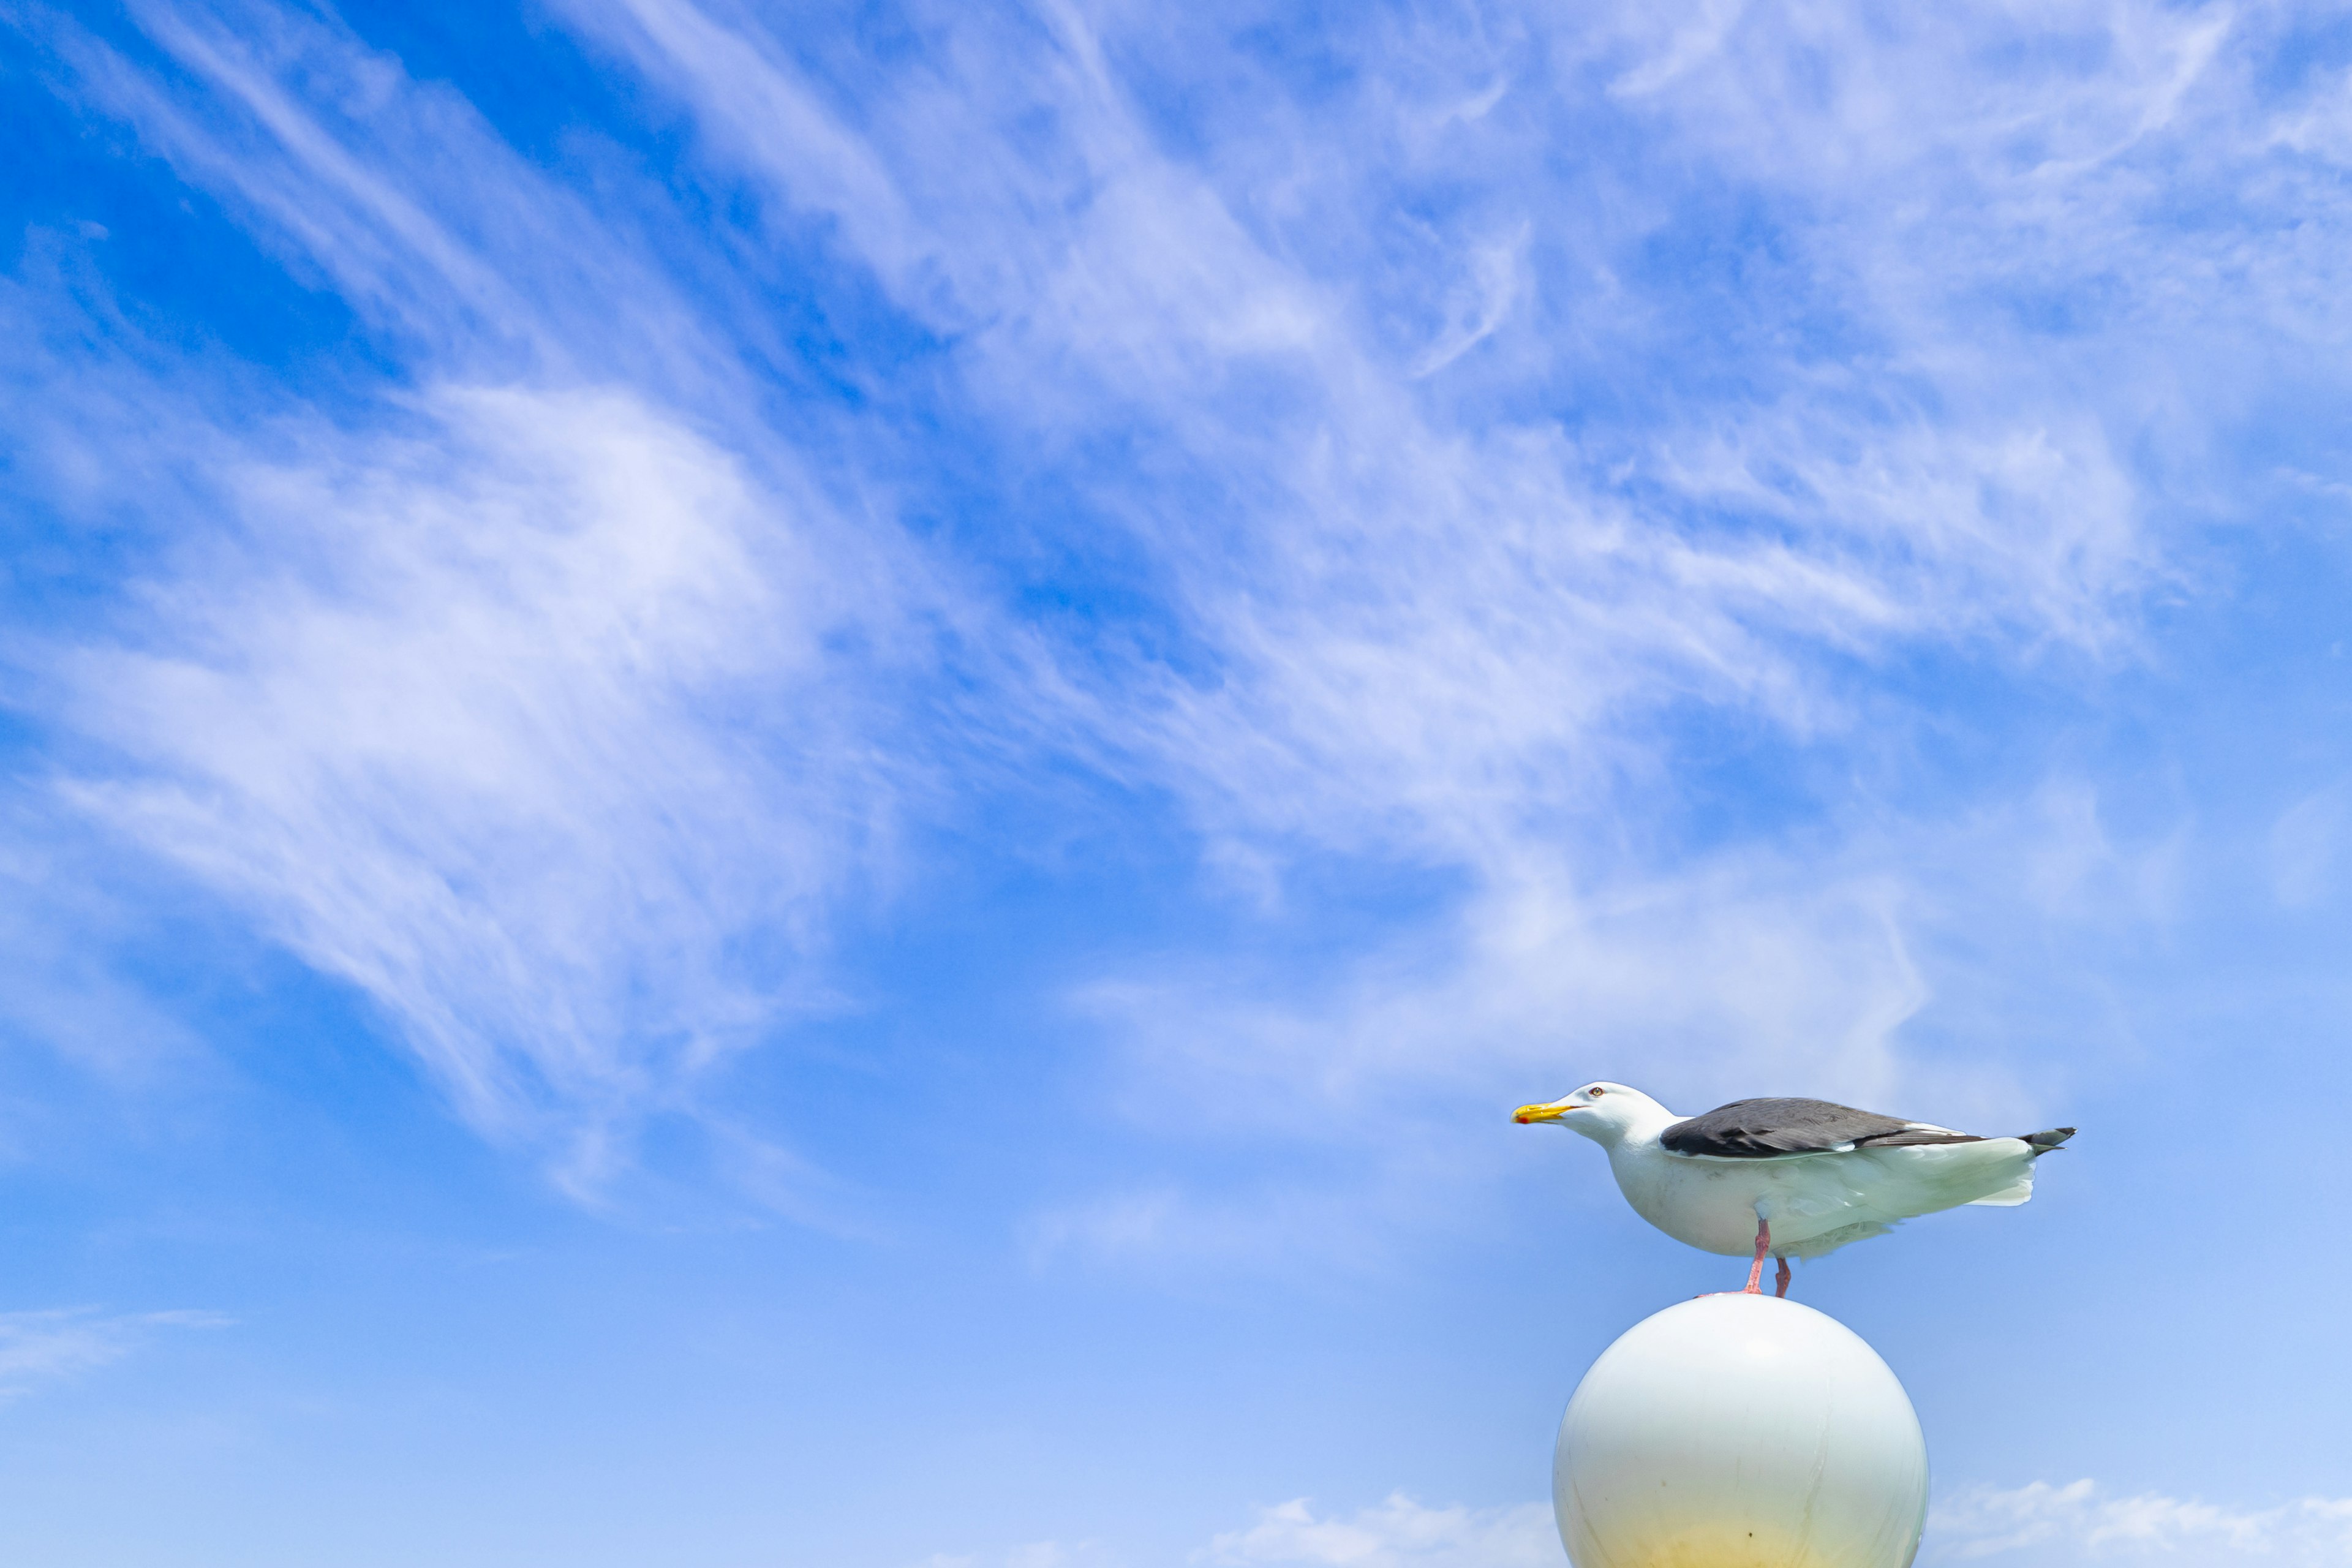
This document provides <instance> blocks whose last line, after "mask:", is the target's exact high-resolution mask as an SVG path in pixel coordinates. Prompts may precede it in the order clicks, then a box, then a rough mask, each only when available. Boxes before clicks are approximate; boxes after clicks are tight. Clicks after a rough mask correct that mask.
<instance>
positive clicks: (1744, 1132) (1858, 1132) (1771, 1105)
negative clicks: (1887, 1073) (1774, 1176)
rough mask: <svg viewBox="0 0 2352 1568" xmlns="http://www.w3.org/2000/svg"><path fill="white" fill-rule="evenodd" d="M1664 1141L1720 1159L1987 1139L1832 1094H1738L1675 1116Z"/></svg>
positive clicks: (1662, 1137)
mask: <svg viewBox="0 0 2352 1568" xmlns="http://www.w3.org/2000/svg"><path fill="white" fill-rule="evenodd" d="M1658 1142H1660V1143H1662V1144H1664V1145H1665V1147H1666V1148H1668V1149H1670V1150H1672V1151H1673V1152H1675V1153H1677V1154H1710V1155H1713V1156H1714V1157H1715V1158H1717V1159H1719V1160H1773V1159H1779V1158H1780V1157H1782V1156H1784V1155H1789V1154H1822V1153H1827V1152H1830V1151H1832V1150H1834V1149H1849V1148H1863V1147H1870V1148H1878V1149H1885V1148H1891V1147H1895V1146H1899V1145H1903V1144H1911V1143H1981V1142H1984V1140H1982V1139H1981V1138H1978V1137H1976V1136H1974V1135H1972V1134H1970V1133H1967V1132H1954V1131H1950V1130H1949V1129H1948V1128H1943V1127H1929V1126H1927V1124H1925V1123H1924V1122H1918V1121H1901V1120H1899V1119H1897V1118H1895V1117H1892V1116H1881V1115H1879V1114H1878V1113H1877V1112H1876V1111H1874V1110H1855V1109H1854V1108H1853V1107H1852V1106H1850V1105H1833V1104H1832V1103H1831V1102H1830V1101H1828V1100H1733V1101H1732V1102H1731V1103H1730V1104H1729V1105H1726V1106H1723V1107H1721V1108H1719V1109H1717V1110H1710V1111H1708V1112H1707V1113H1706V1115H1705V1116H1693V1117H1690V1118H1688V1119H1686V1120H1685V1121H1677V1122H1675V1124H1674V1125H1673V1126H1672V1127H1669V1128H1667V1129H1666V1130H1665V1131H1664V1132H1663V1133H1661V1134H1660V1135H1659V1137H1658Z"/></svg>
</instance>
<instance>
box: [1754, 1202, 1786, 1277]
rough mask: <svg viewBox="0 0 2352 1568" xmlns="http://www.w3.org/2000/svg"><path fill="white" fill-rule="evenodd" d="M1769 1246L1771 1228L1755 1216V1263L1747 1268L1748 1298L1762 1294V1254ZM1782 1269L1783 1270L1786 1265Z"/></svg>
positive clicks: (1762, 1219) (1760, 1216)
mask: <svg viewBox="0 0 2352 1568" xmlns="http://www.w3.org/2000/svg"><path fill="white" fill-rule="evenodd" d="M1771 1245H1772V1226H1771V1225H1770V1224H1769V1222H1767V1221H1766V1219H1765V1218H1764V1216H1763V1215H1757V1216H1756V1261H1755V1263H1754V1264H1752V1265H1750V1266H1749V1268H1748V1289H1747V1290H1746V1292H1745V1294H1747V1295H1750V1296H1761V1295H1762V1294H1764V1253H1765V1251H1766V1249H1767V1248H1769V1247H1770V1246H1771ZM1782 1267H1784V1268H1785V1267H1786V1265H1785V1264H1784V1265H1783V1266H1782Z"/></svg>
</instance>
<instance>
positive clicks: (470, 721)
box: [56, 387, 916, 1184]
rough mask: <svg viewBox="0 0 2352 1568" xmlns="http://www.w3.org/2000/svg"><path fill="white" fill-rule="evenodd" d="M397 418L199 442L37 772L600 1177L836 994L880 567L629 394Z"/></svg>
mask: <svg viewBox="0 0 2352 1568" xmlns="http://www.w3.org/2000/svg"><path fill="white" fill-rule="evenodd" d="M415 417H416V420H417V421H418V424H417V427H416V429H415V431H414V433H412V434H410V435H406V436H397V437H395V436H386V437H372V438H359V439H350V438H344V437H336V436H333V435H331V434H328V433H325V432H320V431H317V430H311V431H308V432H305V433H304V434H303V435H302V437H300V438H299V440H298V441H297V443H296V445H295V449H294V450H293V451H292V452H291V453H290V454H284V453H281V454H276V455H265V454H264V453H261V452H257V451H250V450H248V451H247V453H246V454H245V455H244V456H243V457H242V458H239V459H236V460H234V461H231V462H228V463H226V464H222V465H218V466H217V467H216V478H217V479H218V482H219V483H220V485H221V486H222V488H223V490H224V492H225V494H224V497H223V501H222V505H223V509H224V510H225V512H226V516H227V518H228V520H229V526H228V529H227V531H226V534H225V535H224V536H222V537H216V538H215V540H214V541H212V542H208V543H206V544H203V545H198V546H194V547H193V548H191V549H190V550H189V551H187V552H185V553H184V555H183V556H182V557H181V558H180V559H179V561H178V562H177V563H176V566H175V569H174V570H173V571H170V572H168V573H165V574H162V575H159V576H158V577H157V578H156V579H155V580H153V581H152V582H151V583H150V584H148V586H147V588H146V591H145V595H144V596H145V611H146V614H145V616H143V618H142V625H141V626H139V627H138V629H137V631H136V632H135V633H133V634H131V637H130V639H129V640H128V641H126V642H122V643H116V644H113V645H103V644H101V645H94V646H89V647H84V648H82V649H81V650H80V651H79V653H77V654H74V655H73V656H71V657H70V658H67V659H66V660H65V661H64V662H63V665H62V668H63V671H64V676H63V680H62V686H63V688H64V689H63V691H62V693H61V694H60V696H59V698H58V712H57V714H56V717H57V718H58V719H59V720H61V721H64V722H67V723H68V724H70V725H71V726H72V727H74V728H75V729H77V730H79V731H81V732H82V733H83V734H85V735H88V736H90V737H93V738H95V739H97V740H99V741H100V742H104V743H105V745H106V746H107V747H108V748H109V749H110V753H111V755H112V756H113V757H114V758H115V759H117V760H116V761H115V762H114V763H111V764H110V765H108V766H105V767H103V768H93V769H91V770H89V771H88V772H86V773H85V774H84V776H82V777H81V778H80V779H79V780H78V781H76V782H73V783H71V784H68V785H67V786H66V788H67V793H68V798H69V799H71V800H72V801H73V802H75V803H76V804H77V805H79V807H80V808H81V809H82V810H84V811H85V812H87V813H89V815H90V816H93V817H95V818H97V819H98V820H100V821H102V822H104V823H106V824H107V825H109V826H110V827H112V828H113V829H115V830H117V831H119V832H120V833H121V834H122V835H124V836H126V837H130V838H131V839H134V840H136V841H138V842H140V843H142V844H143V845H145V846H146V847H149V848H151V849H152V850H154V851H155V852H157V853H158V854H160V855H162V856H163V857H165V858H167V859H169V860H170V861H172V862H173V863H174V864H176V865H177V866H179V867H180V868H184V870H185V871H186V872H187V873H189V874H191V875H193V876H194V877H195V878H196V879H199V880H200V881H202V882H204V883H205V884H207V885H208V886H210V887H212V888H214V889H217V890H219V891H220V892H222V893H224V894H226V896H228V897H229V898H231V899H232V900H236V902H237V903H239V904H241V905H243V906H244V907H245V908H247V909H248V910H251V911H252V912H253V913H254V914H255V915H256V916H257V918H258V920H259V921H260V922H261V924H262V925H263V926H264V927H265V928H266V929H267V930H268V931H271V932H272V933H273V934H274V935H276V936H277V937H278V938H279V939H280V940H282V941H283V942H285V943H286V944H287V945H288V946H289V947H290V948H291V949H293V950H294V951H295V952H298V953H299V954H300V955H302V956H303V957H304V958H305V959H307V960H309V961H310V963H313V964H315V965H316V966H317V967H318V968H320V970H322V971H324V972H325V973H330V974H333V975H336V976H339V977H341V978H342V979H344V980H347V981H349V982H351V983H352V984H355V985H357V986H359V987H360V988H361V989H362V991H364V992H365V993H366V994H368V995H369V996H370V997H371V998H372V999H373V1001H374V1002H376V1003H377V1004H378V1005H381V1006H382V1007H383V1009H384V1010H385V1012H386V1013H387V1014H389V1015H390V1016H391V1017H392V1018H393V1019H394V1021H395V1022H396V1023H397V1024H398V1026H400V1028H401V1031H402V1033H403V1035H404V1037H405V1038H406V1039H407V1040H408V1041H409V1042H410V1043H411V1044H412V1045H413V1046H414V1047H415V1049H416V1051H417V1052H418V1054H419V1056H420V1057H421V1058H423V1059H424V1061H425V1064H426V1066H427V1067H428V1068H430V1069H431V1070H432V1072H433V1073H434V1074H435V1076H436V1078H437V1079H439V1080H440V1081H441V1082H442V1083H443V1084H444V1085H445V1086H446V1087H447V1088H448V1089H449V1090H450V1092H451V1093H452V1095H453V1097H454V1099H455V1100H456V1101H457V1104H458V1105H459V1107H460V1108H461V1109H462V1110H464V1112H465V1113H466V1114H467V1116H469V1117H470V1118H472V1119H473V1120H474V1121H476V1122H477V1123H478V1125H480V1126H481V1127H483V1128H484V1129H485V1130H487V1131H491V1132H493V1133H496V1134H499V1135H501V1136H506V1137H510V1138H516V1139H520V1140H523V1141H527V1142H528V1141H534V1140H550V1139H552V1140H556V1141H558V1142H562V1143H563V1144H564V1157H565V1159H566V1160H567V1161H568V1162H569V1164H568V1165H567V1169H568V1171H569V1172H570V1173H571V1175H572V1177H573V1178H574V1179H576V1180H578V1181H579V1182H581V1183H583V1184H593V1181H594V1179H595V1178H596V1176H597V1174H598V1173H599V1172H600V1170H601V1169H602V1168H603V1165H604V1162H605V1161H606V1160H607V1159H608V1158H609V1157H610V1156H611V1155H612V1153H613V1151H612V1150H610V1149H609V1148H608V1147H607V1145H606V1140H607V1139H608V1137H610V1136H612V1135H614V1133H615V1132H616V1131H621V1132H625V1128H626V1125H627V1123H628V1121H630V1120H631V1119H632V1118H633V1117H635V1115H637V1114H640V1113H642V1112H644V1111H646V1110H656V1109H662V1108H666V1107H667V1108H671V1109H679V1108H684V1107H685V1106H687V1105H688V1104H690V1102H691V1085H692V1081H693V1079H694V1078H695V1077H696V1075H697V1074H698V1072H699V1071H701V1070H702V1069H703V1068H707V1067H708V1066H709V1064H710V1063H711V1062H713V1061H714V1060H715V1059H717V1058H719V1057H720V1056H721V1055H723V1054H724V1053H726V1052H727V1051H729V1050H730V1049H732V1048H734V1047H739V1046H740V1045H742V1044H744V1043H746V1042H748V1041H750V1040H751V1039H754V1038H756V1037H759V1036H760V1035H761V1032H762V1031H764V1030H767V1029H770V1028H772V1027H773V1026H775V1025H776V1024H777V1023H778V1022H779V1021H780V1020H782V1019H787V1018H790V1017H791V1016H794V1015H795V1014H796V1013H802V1012H805V1010H807V1009H808V1008H811V1007H814V1006H822V1005H826V1004H827V993H826V989H825V986H824V983H823V981H822V979H821V978H820V977H819V976H818V975H817V974H816V973H815V972H814V970H812V969H811V968H809V967H808V965H807V964H806V963H805V962H804V961H805V960H806V959H807V957H808V956H809V955H810V954H811V953H812V952H815V951H817V950H819V949H821V948H822V945H823V942H824V932H825V929H826V928H825V920H824V914H825V910H826V909H827V907H828V904H829V901H830V900H832V899H833V898H834V897H835V896H836V895H837V894H838V893H839V892H840V891H841V890H842V889H843V888H844V887H845V885H847V884H850V883H853V882H855V883H857V884H859V885H861V886H865V887H867V888H869V889H871V888H874V887H876V886H877V881H878V879H884V878H887V861H888V856H889V850H888V842H889V837H890V834H891V831H892V824H893V821H894V817H895V815H896V807H895V804H894V802H895V799H896V797H897V795H898V791H899V790H900V789H901V788H903V787H906V786H907V785H908V784H910V783H912V782H914V777H915V775H914V773H913V772H912V769H913V768H914V767H915V766H916V764H915V763H913V762H912V761H911V760H908V761H907V762H905V763H903V764H901V763H884V762H883V761H882V760H881V759H880V758H878V757H877V755H876V753H875V752H874V751H873V750H872V748H871V747H870V746H869V745H868V744H867V743H866V731H865V729H864V728H863V726H864V725H866V724H867V723H869V722H871V721H873V719H874V715H875V706H874V704H873V703H872V702H871V701H869V700H868V694H867V691H866V688H865V687H864V686H863V685H862V684H861V681H862V673H861V672H862V671H863V670H864V669H866V668H869V667H870V664H871V663H872V661H876V660H879V661H881V662H883V663H887V658H888V654H887V644H889V643H890V641H891V640H892V639H893V638H895V637H898V636H899V634H900V628H899V627H898V626H894V624H893V622H892V616H893V615H894V605H895V599H894V595H892V593H891V592H890V589H889V584H887V582H877V581H876V580H874V579H873V578H872V577H869V576H866V575H861V574H860V572H859V570H858V566H859V564H860V563H858V562H857V561H856V556H855V555H854V554H853V552H851V551H849V550H848V549H847V548H845V547H842V546H840V545H839V544H838V543H837V542H836V541H835V540H834V539H832V538H829V537H828V534H829V531H830V530H831V528H832V526H833V525H832V524H831V523H830V522H829V521H828V520H827V519H826V518H825V517H824V515H823V510H822V505H821V503H820V502H818V501H817V500H815V499H814V496H813V495H812V494H811V493H809V492H808V491H806V490H804V489H803V490H799V491H793V490H787V489H781V488H778V487H776V486H774V485H773V484H772V483H771V484H763V483H761V481H760V480H758V479H755V478H753V477H752V476H751V473H749V472H748V471H747V470H746V468H745V465H744V464H743V463H742V462H741V461H740V460H739V459H737V458H734V457H733V456H731V455H730V454H728V453H726V452H724V451H721V450H719V448H717V447H713V446H712V445H711V444H710V443H709V442H708V441H707V440H705V439H703V438H702V437H698V436H697V435H695V434H693V433H692V432H690V431H688V430H687V429H685V428H683V427H681V426H679V425H677V423H675V422H673V421H671V420H668V419H666V418H665V417H663V416H661V415H660V414H658V413H656V412H655V411H654V410H651V409H649V408H647V407H646V406H645V405H643V404H641V403H639V402H637V401H636V400H635V399H633V398H630V397H627V396H625V395H612V394H591V393H554V392H537V391H529V390H524V389H519V388H508V389H498V390H492V389H484V388H459V387H445V388H442V389H439V390H437V391H436V392H433V393H431V394H429V395H426V396H425V397H424V398H423V399H422V400H421V401H420V402H419V404H418V405H417V406H416V408H415ZM865 564H867V565H869V566H870V565H871V564H872V563H870V561H869V562H867V563H865ZM844 639H847V640H850V641H854V642H856V644H857V645H858V647H859V654H858V656H857V658H858V659H859V660H860V661H861V662H858V663H852V662H850V661H848V660H846V659H845V658H844V657H842V656H840V655H838V654H837V653H836V652H835V651H834V647H835V644H837V643H838V642H840V641H842V640H844Z"/></svg>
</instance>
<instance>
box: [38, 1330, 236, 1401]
mask: <svg viewBox="0 0 2352 1568" xmlns="http://www.w3.org/2000/svg"><path fill="white" fill-rule="evenodd" d="M229 1322H230V1320H229V1319H227V1318H224V1317H222V1316H221V1315H220V1314H219V1313H217V1312H193V1311H173V1312H125V1313H116V1314H111V1315H110V1314H107V1313H103V1312H99V1311H96V1310H92V1309H90V1308H87V1307H64V1308H50V1309H47V1310H39V1311H29V1312H0V1400H5V1399H14V1398H16V1397H18V1396H20V1395H22V1394H26V1393H29V1392H31V1391H32V1390H33V1389H34V1388H36V1387H37V1386H38V1385H40V1384H45V1383H52V1382H58V1381H60V1380H63V1379H67V1378H71V1377H75V1376H78V1375H79V1374H80V1373H85V1372H90V1371H93V1370H95V1369H97V1368H99V1367H101V1366H105V1365H108V1364H109V1363H113V1362H117V1361H120V1360H121V1359H122V1358H123V1357H124V1356H126V1355H129V1354H130V1353H131V1352H132V1351H134V1350H136V1349H137V1348H138V1347H139V1346H140V1345H141V1344H142V1342H144V1341H145V1340H147V1339H148V1338H149V1337H150V1336H151V1335H152V1334H153V1333H154V1331H157V1330H159V1329H216V1328H225V1327H226V1326H228V1324H229Z"/></svg>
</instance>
